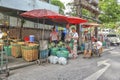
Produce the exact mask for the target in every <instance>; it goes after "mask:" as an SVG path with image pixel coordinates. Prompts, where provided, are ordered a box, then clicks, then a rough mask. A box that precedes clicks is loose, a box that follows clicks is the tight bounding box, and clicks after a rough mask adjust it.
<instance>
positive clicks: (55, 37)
mask: <svg viewBox="0 0 120 80" xmlns="http://www.w3.org/2000/svg"><path fill="white" fill-rule="evenodd" d="M58 40H59V38H58V32H57V31H56V28H55V26H54V27H53V29H52V32H51V33H50V42H54V43H55V44H57V43H58Z"/></svg>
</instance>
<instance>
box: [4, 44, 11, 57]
mask: <svg viewBox="0 0 120 80" xmlns="http://www.w3.org/2000/svg"><path fill="white" fill-rule="evenodd" d="M4 50H5V54H6V55H7V56H11V46H4Z"/></svg>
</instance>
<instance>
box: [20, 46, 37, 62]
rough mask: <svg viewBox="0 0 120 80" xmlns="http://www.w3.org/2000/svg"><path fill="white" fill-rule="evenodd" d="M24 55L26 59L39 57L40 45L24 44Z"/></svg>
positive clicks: (30, 59) (32, 59)
mask: <svg viewBox="0 0 120 80" xmlns="http://www.w3.org/2000/svg"><path fill="white" fill-rule="evenodd" d="M22 57H23V59H24V60H26V61H34V60H37V59H38V45H34V46H22Z"/></svg>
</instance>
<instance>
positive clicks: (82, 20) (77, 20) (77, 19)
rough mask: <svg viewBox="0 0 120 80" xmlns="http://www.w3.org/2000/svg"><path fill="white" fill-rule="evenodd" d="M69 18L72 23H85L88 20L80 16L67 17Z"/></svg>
mask: <svg viewBox="0 0 120 80" xmlns="http://www.w3.org/2000/svg"><path fill="white" fill-rule="evenodd" d="M67 20H68V22H69V23H70V24H80V23H85V22H87V20H85V19H82V18H79V17H70V16H68V17H67Z"/></svg>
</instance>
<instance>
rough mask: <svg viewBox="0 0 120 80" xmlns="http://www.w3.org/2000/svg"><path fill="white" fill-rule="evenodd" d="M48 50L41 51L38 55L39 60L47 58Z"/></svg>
mask: <svg viewBox="0 0 120 80" xmlns="http://www.w3.org/2000/svg"><path fill="white" fill-rule="evenodd" d="M48 53H49V50H41V51H40V53H39V59H45V58H47V57H48Z"/></svg>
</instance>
